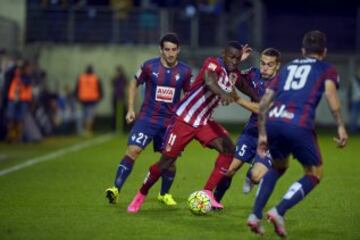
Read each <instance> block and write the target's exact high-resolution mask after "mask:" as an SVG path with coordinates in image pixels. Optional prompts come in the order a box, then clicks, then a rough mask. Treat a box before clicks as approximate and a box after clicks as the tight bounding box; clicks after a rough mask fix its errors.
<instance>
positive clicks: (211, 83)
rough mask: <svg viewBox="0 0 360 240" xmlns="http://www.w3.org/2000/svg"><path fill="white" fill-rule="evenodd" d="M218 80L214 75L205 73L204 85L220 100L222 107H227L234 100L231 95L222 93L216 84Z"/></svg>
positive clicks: (208, 72)
mask: <svg viewBox="0 0 360 240" xmlns="http://www.w3.org/2000/svg"><path fill="white" fill-rule="evenodd" d="M218 78H219V76H218V75H217V74H216V73H214V72H210V71H205V85H206V86H207V87H208V88H209V89H210V91H212V92H213V93H215V94H216V95H218V96H219V97H220V98H221V103H222V104H223V105H229V104H230V103H231V102H233V101H234V99H233V97H232V96H231V94H229V93H227V92H225V91H223V90H222V89H221V88H220V87H219V86H218V84H217V81H218Z"/></svg>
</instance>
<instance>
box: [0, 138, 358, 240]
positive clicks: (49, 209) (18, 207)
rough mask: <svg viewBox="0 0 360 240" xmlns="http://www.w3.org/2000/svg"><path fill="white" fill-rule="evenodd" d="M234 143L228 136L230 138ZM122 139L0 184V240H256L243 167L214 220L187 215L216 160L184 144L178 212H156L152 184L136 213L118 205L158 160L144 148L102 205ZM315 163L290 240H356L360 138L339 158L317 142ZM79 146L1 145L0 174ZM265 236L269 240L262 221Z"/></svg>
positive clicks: (297, 170)
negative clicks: (315, 180) (316, 174)
mask: <svg viewBox="0 0 360 240" xmlns="http://www.w3.org/2000/svg"><path fill="white" fill-rule="evenodd" d="M233 137H235V136H233ZM126 139H127V137H126V136H125V135H121V136H116V137H114V138H113V139H111V140H109V141H107V142H105V143H103V144H100V145H97V146H92V147H90V148H86V149H83V150H80V151H77V152H74V153H70V154H67V155H64V156H62V157H59V158H56V159H52V160H50V161H47V162H42V163H39V164H37V165H34V166H31V167H29V168H25V169H22V170H19V171H17V172H13V173H10V174H8V175H5V176H1V177H0V209H1V210H0V239H2V240H5V239H36V240H39V239H104V240H105V239H182V240H183V239H207V240H209V239H258V237H257V236H255V235H253V233H251V232H250V231H249V230H248V228H247V227H246V224H245V223H246V219H247V217H248V215H249V213H250V211H251V208H252V202H253V199H254V196H255V191H253V192H252V193H251V194H250V195H243V194H242V193H241V187H242V184H243V180H244V174H245V172H246V169H247V167H248V166H245V167H244V168H243V169H241V170H240V172H239V173H238V174H237V175H236V177H235V179H234V181H233V185H232V187H231V188H230V190H229V191H228V193H227V195H225V197H224V200H223V203H224V205H225V209H224V210H223V211H222V212H212V213H210V214H209V215H207V216H195V215H193V214H191V213H190V211H189V210H188V209H187V208H186V199H187V197H188V196H189V194H190V193H192V192H194V191H195V190H199V189H201V188H202V186H203V185H204V183H205V181H206V179H207V177H208V175H209V173H210V170H211V168H212V166H213V164H214V159H215V157H216V153H215V152H214V151H211V150H207V149H203V148H202V147H201V146H200V145H199V144H198V143H195V142H194V143H191V144H190V145H189V146H188V147H187V149H186V150H185V152H184V154H183V156H182V157H181V158H180V159H178V162H177V170H178V172H177V176H176V179H175V182H174V185H173V188H172V194H173V195H174V197H175V199H176V200H177V201H178V206H177V207H175V208H168V207H166V206H163V205H161V204H160V203H159V202H158V201H157V200H156V196H157V194H158V192H159V186H160V185H159V183H157V185H155V186H154V187H153V188H152V189H151V191H150V193H149V196H148V198H147V200H146V202H145V203H144V205H143V208H142V210H141V212H140V213H138V214H128V213H127V212H126V208H127V205H128V204H129V202H130V201H131V199H132V197H133V196H134V195H135V193H136V191H137V190H138V188H139V187H140V185H141V183H142V181H143V179H144V177H145V174H146V172H147V169H148V167H149V166H150V164H151V163H153V162H155V161H156V160H157V159H158V157H159V155H158V154H154V153H153V152H152V147H149V148H148V149H147V150H145V152H143V154H142V155H141V157H140V158H139V159H138V160H137V163H136V165H135V167H134V169H133V172H132V174H131V175H130V177H129V178H128V181H127V182H126V183H125V185H124V188H123V190H122V192H121V195H120V200H119V203H118V204H117V205H109V204H108V203H107V201H106V200H105V197H104V190H105V189H106V188H107V187H109V186H111V185H112V183H113V178H114V174H115V170H116V166H117V165H118V163H119V160H120V158H121V157H122V156H123V154H124V149H125V146H126ZM319 140H320V146H321V149H322V153H323V158H324V162H325V165H324V173H325V174H324V179H323V181H322V182H321V183H320V185H319V186H318V187H317V188H316V189H315V190H314V191H313V192H312V193H311V194H310V195H309V196H308V197H307V199H305V200H304V201H303V202H301V203H300V204H299V205H297V206H296V207H295V208H293V209H292V210H290V211H289V212H288V214H287V215H286V218H287V221H286V224H287V231H288V235H289V238H290V239H327V240H330V239H360V230H359V228H358V227H359V222H360V221H359V219H360V208H359V204H358V203H359V200H360V191H359V190H358V187H359V184H360V175H359V174H358V171H359V169H360V161H359V153H360V149H359V146H360V138H359V137H352V138H351V140H350V142H349V145H348V147H347V148H346V149H345V150H342V151H341V150H338V149H336V148H335V145H334V144H333V142H332V135H321V136H319ZM83 141H84V139H82V138H74V137H73V138H71V137H70V138H57V139H48V140H46V141H45V142H43V143H41V144H24V145H6V144H3V143H2V144H0V153H1V154H0V155H1V159H0V170H2V169H5V168H8V167H11V166H13V165H15V164H19V163H21V162H23V161H24V160H26V159H29V158H32V157H35V156H41V155H44V154H46V153H49V152H52V151H54V150H56V149H59V148H63V147H66V146H71V145H73V144H75V143H78V142H83ZM301 176H302V170H301V167H300V166H299V164H298V163H297V162H296V161H294V160H292V161H291V164H290V169H289V171H288V172H287V173H286V174H285V175H284V176H283V178H282V179H281V180H279V182H278V187H277V189H276V190H275V192H274V194H273V196H272V198H271V199H270V201H269V203H268V204H267V206H266V210H267V209H269V208H270V207H272V206H273V205H274V204H276V203H277V202H278V201H279V200H280V199H281V197H282V196H283V194H284V193H285V192H286V191H287V188H288V187H289V186H290V185H291V183H293V182H294V181H296V180H297V179H299V178H300V177H301ZM264 226H265V230H266V233H265V237H264V238H263V239H276V235H275V233H274V232H273V229H272V226H271V225H270V224H268V223H267V222H264Z"/></svg>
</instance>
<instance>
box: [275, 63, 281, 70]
mask: <svg viewBox="0 0 360 240" xmlns="http://www.w3.org/2000/svg"><path fill="white" fill-rule="evenodd" d="M280 66H281V64H280V62H278V63H277V64H276V72H278V71H279V69H280Z"/></svg>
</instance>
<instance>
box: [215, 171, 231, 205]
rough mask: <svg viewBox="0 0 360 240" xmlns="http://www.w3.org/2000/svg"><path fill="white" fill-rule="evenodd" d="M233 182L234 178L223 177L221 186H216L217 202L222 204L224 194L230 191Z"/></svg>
mask: <svg viewBox="0 0 360 240" xmlns="http://www.w3.org/2000/svg"><path fill="white" fill-rule="evenodd" d="M231 182H232V177H228V176H223V177H222V178H221V180H220V182H219V184H218V185H217V186H216V189H215V192H214V197H215V199H216V201H218V202H220V201H221V199H222V198H223V197H224V194H225V193H226V191H227V190H228V189H229V187H230V185H231Z"/></svg>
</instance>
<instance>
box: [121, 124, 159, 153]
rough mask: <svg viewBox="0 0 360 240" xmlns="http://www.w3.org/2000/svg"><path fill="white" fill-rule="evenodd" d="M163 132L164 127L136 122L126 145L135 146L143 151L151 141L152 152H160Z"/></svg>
mask: <svg viewBox="0 0 360 240" xmlns="http://www.w3.org/2000/svg"><path fill="white" fill-rule="evenodd" d="M165 131H166V127H165V126H159V125H155V124H152V123H150V122H147V121H142V120H138V121H136V122H135V124H134V126H133V128H132V129H131V131H130V134H129V138H128V145H136V146H139V147H140V148H142V149H144V148H145V147H146V146H147V145H148V144H149V143H150V142H151V141H153V146H154V151H155V152H160V151H161V150H162V143H163V138H164V135H165Z"/></svg>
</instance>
